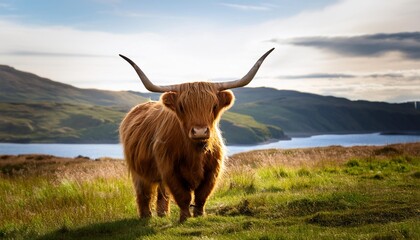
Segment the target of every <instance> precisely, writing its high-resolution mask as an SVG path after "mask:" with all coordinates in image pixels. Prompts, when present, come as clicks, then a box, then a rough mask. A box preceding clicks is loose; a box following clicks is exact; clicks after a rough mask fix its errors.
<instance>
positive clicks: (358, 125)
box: [232, 88, 420, 135]
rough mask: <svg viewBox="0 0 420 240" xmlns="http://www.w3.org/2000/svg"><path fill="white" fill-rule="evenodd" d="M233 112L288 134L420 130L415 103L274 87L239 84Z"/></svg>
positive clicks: (235, 91) (235, 90)
mask: <svg viewBox="0 0 420 240" xmlns="http://www.w3.org/2000/svg"><path fill="white" fill-rule="evenodd" d="M233 92H234V93H235V96H236V98H237V101H236V103H235V105H234V106H233V108H232V111H233V112H237V113H241V114H245V115H249V116H252V117H253V118H254V119H255V120H256V121H258V122H261V123H264V124H269V125H273V126H281V128H282V129H283V130H284V132H285V133H286V134H288V135H305V134H308V135H311V134H324V133H355V132H410V131H416V132H419V131H420V110H419V109H416V108H415V107H414V103H413V102H411V103H400V104H391V103H385V102H368V101H350V100H348V99H345V98H337V97H329V96H320V95H315V94H309V93H301V92H296V91H286V90H276V89H271V88H240V89H234V90H233Z"/></svg>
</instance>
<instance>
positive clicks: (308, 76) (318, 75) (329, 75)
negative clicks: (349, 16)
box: [277, 72, 420, 79]
mask: <svg viewBox="0 0 420 240" xmlns="http://www.w3.org/2000/svg"><path fill="white" fill-rule="evenodd" d="M418 77H420V76H419V75H416V74H414V75H413V74H410V73H408V74H403V73H400V72H397V73H393V72H391V73H372V74H347V73H310V74H303V75H281V76H278V77H277V78H278V79H345V78H359V79H361V78H376V79H384V78H388V79H390V78H394V79H396V78H407V79H415V78H418Z"/></svg>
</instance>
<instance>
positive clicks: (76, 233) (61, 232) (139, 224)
mask: <svg viewBox="0 0 420 240" xmlns="http://www.w3.org/2000/svg"><path fill="white" fill-rule="evenodd" d="M154 233H155V230H154V229H153V228H152V227H150V226H149V221H148V220H139V219H137V218H135V219H124V220H118V221H113V222H104V223H97V224H92V225H88V226H85V227H82V228H76V229H69V228H67V227H65V226H63V227H62V228H60V229H58V230H56V231H54V232H51V233H48V234H46V235H44V236H41V237H39V238H37V239H38V240H47V239H137V238H141V237H144V236H148V235H152V234H154Z"/></svg>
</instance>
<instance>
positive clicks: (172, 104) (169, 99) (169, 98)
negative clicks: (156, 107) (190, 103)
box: [160, 92, 178, 111]
mask: <svg viewBox="0 0 420 240" xmlns="http://www.w3.org/2000/svg"><path fill="white" fill-rule="evenodd" d="M160 98H161V101H162V103H163V104H164V105H165V106H166V107H167V108H169V109H172V110H173V111H175V109H176V100H177V98H178V94H177V93H176V92H166V93H164V94H162V96H161V97H160Z"/></svg>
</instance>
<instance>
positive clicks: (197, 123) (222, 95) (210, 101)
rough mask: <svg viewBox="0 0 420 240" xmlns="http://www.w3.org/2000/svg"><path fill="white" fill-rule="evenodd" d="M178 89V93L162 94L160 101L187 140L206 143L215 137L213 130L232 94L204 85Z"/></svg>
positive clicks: (188, 84) (198, 84) (184, 85)
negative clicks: (173, 113) (172, 113)
mask: <svg viewBox="0 0 420 240" xmlns="http://www.w3.org/2000/svg"><path fill="white" fill-rule="evenodd" d="M179 89H180V91H178V92H166V93H164V94H163V95H162V97H161V101H162V102H163V104H164V105H165V106H166V107H168V108H169V109H171V110H172V111H174V112H175V113H176V115H177V117H178V119H179V120H180V122H181V125H182V126H183V130H184V132H185V135H186V136H188V137H189V139H190V140H191V141H193V142H196V143H205V142H207V141H208V139H209V138H211V137H213V136H212V135H213V134H216V133H215V131H214V130H215V128H216V127H217V126H216V125H217V123H218V120H219V118H220V116H221V114H222V112H223V111H224V110H226V109H228V108H229V107H230V106H231V105H232V104H233V101H234V96H233V93H232V92H231V91H229V90H227V91H218V90H217V89H216V87H215V86H214V85H213V84H211V83H207V82H195V83H185V84H181V85H180V88H179Z"/></svg>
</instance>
